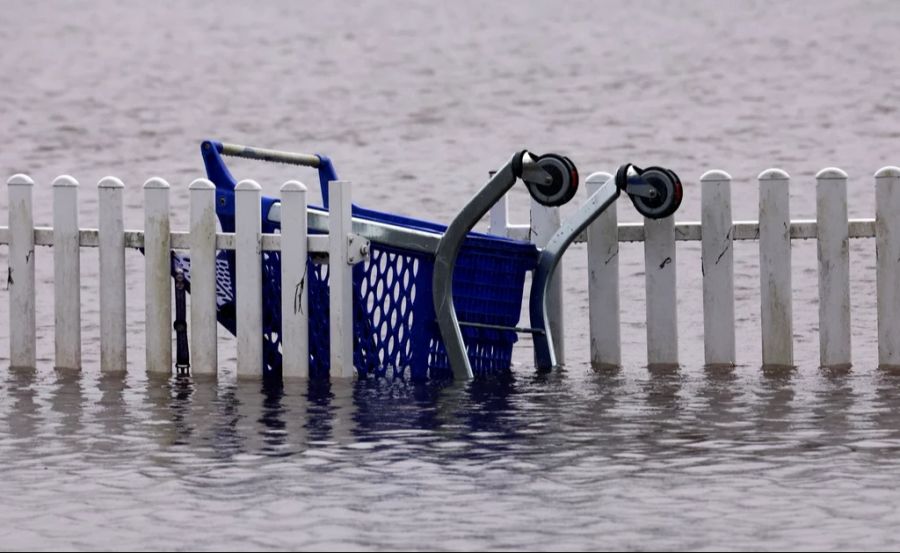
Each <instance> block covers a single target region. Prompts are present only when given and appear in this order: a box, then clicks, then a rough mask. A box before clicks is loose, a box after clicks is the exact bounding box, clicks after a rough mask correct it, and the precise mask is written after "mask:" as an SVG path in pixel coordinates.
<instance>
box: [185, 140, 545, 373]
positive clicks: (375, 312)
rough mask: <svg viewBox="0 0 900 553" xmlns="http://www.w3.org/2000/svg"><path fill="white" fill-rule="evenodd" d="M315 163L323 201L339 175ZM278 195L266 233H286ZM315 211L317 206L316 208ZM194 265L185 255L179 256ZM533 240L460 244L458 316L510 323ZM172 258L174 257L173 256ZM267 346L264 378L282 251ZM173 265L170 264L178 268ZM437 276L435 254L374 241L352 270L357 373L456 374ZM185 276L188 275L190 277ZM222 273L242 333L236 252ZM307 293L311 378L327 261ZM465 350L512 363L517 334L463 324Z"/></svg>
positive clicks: (405, 222)
mask: <svg viewBox="0 0 900 553" xmlns="http://www.w3.org/2000/svg"><path fill="white" fill-rule="evenodd" d="M206 144H207V143H204V147H203V148H201V152H202V153H203V158H204V163H205V164H206V168H207V175H208V176H209V178H210V180H211V181H212V182H213V183H214V184H215V186H216V212H217V215H218V218H219V222H220V225H221V227H222V230H223V231H225V232H233V231H234V192H233V190H234V186H235V182H236V181H235V179H234V177H233V176H232V175H231V173H230V172H229V171H228V169H227V167H226V166H225V164H224V161H223V160H222V158H221V155H220V154H219V153H218V149H217V148H216V147H215V143H209V144H211V145H210V147H206ZM320 159H321V160H323V162H322V164H321V165H320V168H319V180H320V185H321V186H322V195H323V198H324V201H325V205H326V206H327V202H328V190H327V182H328V181H330V180H336V179H337V174H336V172H335V171H334V167H333V165H332V164H331V162H330V160H328V158H326V157H324V156H320ZM277 202H278V200H277V199H276V198H270V197H264V198H263V199H262V205H261V209H262V218H263V223H262V231H263V232H266V233H274V232H278V231H279V230H280V228H279V227H280V225H279V224H278V223H273V222H271V221H269V219H268V214H269V211H270V209H271V208H272V206H273V205H274V204H275V203H277ZM311 207H312V208H313V209H315V208H314V207H313V206H311ZM353 215H354V217H358V218H363V219H368V220H372V221H380V222H386V223H390V224H393V225H398V226H402V227H405V228H410V229H417V230H424V231H429V232H435V233H442V232H444V230H445V229H446V226H444V225H441V224H437V223H432V222H428V221H421V220H418V219H413V218H410V217H403V216H400V215H393V214H389V213H382V212H378V211H374V210H370V209H365V208H361V207H359V206H353ZM179 259H180V263H181V264H182V265H186V266H189V263H190V262H189V258H188V257H187V256H180V257H179ZM536 259H537V249H536V248H535V247H534V245H533V244H530V243H527V242H519V241H515V240H510V239H506V238H500V237H496V236H489V235H484V234H478V233H472V234H470V236H469V237H468V238H467V239H466V242H465V243H464V245H463V248H462V250H461V253H460V256H459V260H458V263H457V266H456V270H455V273H454V280H453V290H454V299H455V303H456V308H457V314H458V316H459V319H460V320H461V321H466V322H480V323H488V324H499V325H504V326H514V325H516V324H518V320H519V316H520V313H521V305H522V291H523V288H524V280H525V273H526V272H527V271H529V270H532V269H533V268H534V265H535V262H536ZM173 263H174V262H173ZM262 264H263V275H264V276H263V278H264V288H263V303H264V308H265V309H264V320H263V327H264V328H263V334H264V353H265V365H266V366H265V372H266V374H267V375H275V374H279V373H280V370H281V336H280V329H281V301H280V294H281V290H280V283H281V278H280V256H279V254H278V253H276V252H264V254H263V261H262ZM173 270H174V265H173ZM433 273H434V260H433V258H432V256H430V255H426V254H421V253H418V252H413V251H407V250H402V249H399V248H392V247H389V246H386V245H383V244H373V245H372V248H371V260H370V261H369V262H367V263H365V264H360V265H357V266H356V267H354V270H353V288H354V365H355V366H356V369H357V371H358V374H359V375H360V377H361V378H365V377H368V376H385V375H391V376H393V377H403V378H406V377H409V378H411V379H413V380H424V379H426V378H439V379H444V378H450V377H451V376H452V372H451V371H450V367H449V365H448V363H447V359H446V352H445V350H444V347H443V342H442V341H441V337H440V332H439V330H438V327H437V324H436V322H435V315H434V307H433V305H432V301H431V284H432V282H431V281H432V276H433ZM186 276H188V280H189V274H188V275H186ZM217 280H218V281H219V285H220V286H219V288H221V289H222V290H224V292H223V293H222V294H221V295H220V296H221V297H220V301H219V312H218V317H219V321H220V322H221V323H222V324H223V326H225V327H226V328H227V329H228V330H229V331H230V332H232V333H234V332H235V330H236V320H235V313H234V287H233V285H234V280H235V274H234V253H233V252H224V251H223V252H219V254H218V256H217ZM307 289H308V293H309V311H310V312H309V317H310V321H309V323H310V324H309V329H310V331H309V332H310V376H311V377H312V378H326V377H327V375H328V365H329V356H330V352H329V335H328V334H329V303H328V267H327V265H316V264H314V263H313V262H312V261H311V260H310V261H308V265H307ZM462 332H463V336H464V339H465V341H466V349H467V351H468V354H469V358H470V360H471V361H472V365H473V369H474V370H475V372H476V374H478V375H486V374H492V373H496V372H498V371H501V372H502V371H506V370H508V369H509V365H510V359H511V353H512V347H513V344H514V343H515V342H516V340H517V336H516V334H515V332H512V331H503V330H492V329H482V328H473V327H464V328H463V330H462Z"/></svg>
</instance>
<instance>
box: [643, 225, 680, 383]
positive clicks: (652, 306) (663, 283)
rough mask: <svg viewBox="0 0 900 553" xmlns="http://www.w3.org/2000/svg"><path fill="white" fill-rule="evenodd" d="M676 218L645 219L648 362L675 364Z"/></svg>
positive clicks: (676, 341)
mask: <svg viewBox="0 0 900 553" xmlns="http://www.w3.org/2000/svg"><path fill="white" fill-rule="evenodd" d="M674 226H675V220H674V218H673V217H667V218H665V219H659V220H653V219H644V237H645V241H644V265H645V271H646V276H645V278H646V281H645V284H646V289H647V364H648V365H650V366H666V365H677V364H678V298H677V297H676V291H677V287H676V271H675V233H674Z"/></svg>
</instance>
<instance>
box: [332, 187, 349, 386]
mask: <svg viewBox="0 0 900 553" xmlns="http://www.w3.org/2000/svg"><path fill="white" fill-rule="evenodd" d="M351 186H352V185H351V184H350V182H348V181H331V182H329V183H328V197H329V202H330V203H329V209H328V241H329V245H330V248H329V253H328V256H329V264H328V288H329V290H328V294H329V311H330V313H329V316H330V321H329V323H330V324H329V329H330V344H331V355H330V358H331V365H330V367H331V373H330V375H331V378H332V379H335V378H352V377H353V374H354V368H353V267H352V266H351V265H350V263H349V259H350V257H349V244H348V241H347V236H348V235H349V234H350V232H351V230H352V225H353V219H352V216H351V206H352V204H351V202H352V199H351V198H352V190H351Z"/></svg>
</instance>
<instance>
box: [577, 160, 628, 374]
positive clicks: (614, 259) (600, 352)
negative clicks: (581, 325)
mask: <svg viewBox="0 0 900 553" xmlns="http://www.w3.org/2000/svg"><path fill="white" fill-rule="evenodd" d="M611 178H612V175H610V174H609V173H594V174H592V175H590V176H589V177H588V178H587V180H586V181H585V185H586V187H587V192H588V195H592V194H594V193H595V192H596V191H597V190H599V189H600V187H601V186H603V185H604V184H605V183H606V182H607V181H608V180H609V179H611ZM617 227H618V213H617V211H616V204H615V203H613V204H612V205H610V206H609V207H608V208H606V211H604V212H603V213H602V214H601V215H600V216H599V217H597V219H595V220H594V222H593V223H591V225H590V226H589V227H588V228H587V231H586V233H587V256H588V305H589V325H590V347H591V364H592V365H593V366H594V367H604V366H616V367H617V366H619V365H621V364H622V345H621V342H622V340H621V323H620V313H619V239H618V236H617Z"/></svg>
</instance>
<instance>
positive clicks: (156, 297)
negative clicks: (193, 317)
mask: <svg viewBox="0 0 900 553" xmlns="http://www.w3.org/2000/svg"><path fill="white" fill-rule="evenodd" d="M169 231H170V229H169V183H168V182H166V181H165V180H163V179H161V178H158V177H154V178H151V179H149V180H148V181H147V182H145V183H144V274H145V279H146V281H145V289H144V305H145V313H146V316H145V328H146V340H147V351H146V354H147V355H146V363H147V367H146V369H147V372H148V373H156V374H170V373H171V372H172V276H171V274H172V269H171V267H172V266H171V260H170V251H171V248H170V242H169V240H170V238H169Z"/></svg>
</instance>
